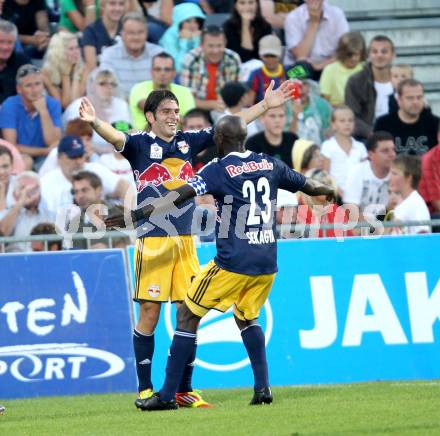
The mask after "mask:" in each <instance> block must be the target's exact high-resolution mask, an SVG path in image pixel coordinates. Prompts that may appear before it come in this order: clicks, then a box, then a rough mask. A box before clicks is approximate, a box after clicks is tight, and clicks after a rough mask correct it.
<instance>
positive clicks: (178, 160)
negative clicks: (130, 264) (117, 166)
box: [80, 82, 292, 408]
mask: <svg viewBox="0 0 440 436" xmlns="http://www.w3.org/2000/svg"><path fill="white" fill-rule="evenodd" d="M291 87H292V86H291V83H288V82H285V85H283V86H281V87H279V88H278V89H277V90H276V91H273V83H272V85H271V86H269V88H268V91H267V93H266V96H265V99H264V100H263V101H261V102H260V103H258V104H257V105H254V106H253V107H251V108H249V109H246V110H243V111H242V112H240V113H239V115H240V116H241V117H242V118H243V119H244V120H245V122H250V121H253V120H254V119H255V118H257V117H258V116H260V115H261V114H262V113H264V112H265V111H266V110H267V109H269V108H270V107H274V106H279V105H280V104H283V103H284V102H286V101H287V100H288V99H289V98H290V95H291ZM144 114H145V117H146V120H147V122H148V124H149V125H150V127H151V131H150V132H148V133H147V132H144V131H142V132H137V133H134V134H131V135H126V134H123V133H121V132H119V131H117V130H116V129H114V128H113V127H112V126H111V125H109V124H108V123H105V122H103V121H102V120H99V119H97V117H96V114H95V110H94V108H93V106H92V105H91V103H90V102H89V101H88V100H87V99H86V98H85V99H83V100H82V102H81V107H80V117H81V118H82V119H83V120H84V121H87V122H89V123H91V124H92V126H93V128H94V129H95V131H96V132H98V134H99V135H101V136H102V137H103V138H104V139H106V140H107V141H108V142H109V143H111V144H113V145H114V146H115V148H116V150H118V151H120V152H121V153H122V154H123V156H124V157H125V158H126V159H127V160H128V161H129V162H130V164H131V167H132V169H133V173H134V176H135V179H136V185H137V191H138V195H137V203H138V206H142V205H143V204H144V203H145V202H147V203H148V202H151V199H154V198H159V197H162V196H163V195H164V194H165V193H167V192H168V191H169V190H171V189H175V188H178V187H180V186H182V185H184V184H185V183H186V182H187V181H188V180H189V179H191V178H192V176H193V172H192V166H191V161H192V158H193V157H194V156H195V155H196V154H198V153H199V152H200V151H202V150H204V149H206V148H207V147H209V146H211V145H213V140H212V138H213V129H203V130H199V131H192V132H181V131H177V125H178V123H179V121H180V116H179V104H178V100H177V98H176V96H175V95H174V94H173V93H172V92H171V91H168V90H157V91H152V92H151V93H150V94H149V96H148V98H147V100H146V102H145V106H144ZM194 207H195V206H194V199H192V198H191V199H188V201H185V202H183V203H182V204H181V205H180V206H179V208H174V209H173V210H172V211H171V212H168V213H166V214H164V215H161V216H156V217H155V219H154V224H155V225H151V223H150V222H145V221H144V222H142V223H141V226H140V227H139V228H138V240H137V241H136V247H135V272H136V287H135V295H134V299H135V301H138V302H139V303H140V318H139V322H138V323H137V325H136V327H135V330H134V332H133V344H134V349H135V355H136V367H137V374H138V380H139V386H138V389H139V398H138V400H136V402H135V404H136V406H137V407H138V408H143V405H144V403H145V402H146V401H147V399H148V398H149V397H150V396H151V395H152V394H153V390H152V389H153V384H152V382H151V361H152V358H153V352H154V330H155V328H156V325H157V322H158V320H159V315H160V308H161V303H163V302H166V301H168V300H171V301H172V302H177V303H181V302H182V301H183V300H184V299H185V295H186V292H187V290H188V289H189V287H190V285H191V281H192V280H193V278H194V277H195V276H196V275H197V274H198V272H199V265H198V260H197V254H196V250H195V245H194V241H193V238H192V235H191V233H192V232H191V224H192V216H193V211H194ZM150 221H151V220H150ZM195 354H196V346H195V344H194V346H193V348H192V353H191V355H190V356H188V361H187V364H186V366H185V372H184V374H183V376H182V378H181V382H180V385H179V387H178V389H177V391H178V395H177V399H178V402H179V405H181V406H184V407H207V406H209V405H208V404H207V403H206V402H205V401H203V399H202V398H201V397H200V394H198V393H197V392H195V391H193V389H192V386H191V378H192V371H193V368H194V366H193V362H194V360H195Z"/></svg>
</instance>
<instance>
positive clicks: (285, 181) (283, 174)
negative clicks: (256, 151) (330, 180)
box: [272, 159, 306, 192]
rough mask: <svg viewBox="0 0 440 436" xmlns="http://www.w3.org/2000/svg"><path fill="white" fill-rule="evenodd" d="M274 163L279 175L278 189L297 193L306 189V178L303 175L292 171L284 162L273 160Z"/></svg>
mask: <svg viewBox="0 0 440 436" xmlns="http://www.w3.org/2000/svg"><path fill="white" fill-rule="evenodd" d="M272 161H273V162H274V166H275V168H276V171H277V175H278V180H279V185H278V188H280V189H285V190H286V191H290V192H296V191H299V190H300V189H302V188H303V187H304V185H305V184H306V178H305V177H304V176H303V175H302V174H300V173H298V172H296V171H295V170H292V169H290V168H289V167H288V166H287V165H286V164H285V163H284V162H282V161H280V160H278V159H273V160H272Z"/></svg>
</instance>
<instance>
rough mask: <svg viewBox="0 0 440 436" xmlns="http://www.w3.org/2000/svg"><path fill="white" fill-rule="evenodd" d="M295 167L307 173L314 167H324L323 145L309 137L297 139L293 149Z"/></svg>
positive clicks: (296, 169)
mask: <svg viewBox="0 0 440 436" xmlns="http://www.w3.org/2000/svg"><path fill="white" fill-rule="evenodd" d="M292 163H293V169H294V170H295V171H297V172H298V173H301V174H305V173H306V172H307V171H309V170H312V169H315V168H317V169H320V170H322V169H324V160H323V158H322V155H321V147H320V146H319V145H317V144H314V143H313V142H312V141H308V140H307V139H297V140H296V141H295V142H294V144H293V149H292Z"/></svg>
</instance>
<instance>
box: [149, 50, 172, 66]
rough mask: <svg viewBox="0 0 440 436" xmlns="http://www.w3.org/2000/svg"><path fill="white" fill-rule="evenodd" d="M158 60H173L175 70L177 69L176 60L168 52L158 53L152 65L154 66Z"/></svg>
mask: <svg viewBox="0 0 440 436" xmlns="http://www.w3.org/2000/svg"><path fill="white" fill-rule="evenodd" d="M156 59H171V62H172V63H173V70H175V69H176V63H175V62H174V58H173V57H172V56H171V55H170V54H168V53H167V52H165V51H162V52H160V53H158V54H157V55H154V56H153V60H152V61H151V65H154V61H155V60H156Z"/></svg>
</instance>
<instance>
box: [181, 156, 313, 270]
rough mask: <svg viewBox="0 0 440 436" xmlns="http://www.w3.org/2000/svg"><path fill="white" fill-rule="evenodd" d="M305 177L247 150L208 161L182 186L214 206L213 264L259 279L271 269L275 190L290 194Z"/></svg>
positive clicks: (274, 261)
mask: <svg viewBox="0 0 440 436" xmlns="http://www.w3.org/2000/svg"><path fill="white" fill-rule="evenodd" d="M305 182H306V179H305V177H304V176H303V175H302V174H299V173H297V172H296V171H293V170H291V169H290V168H289V167H288V166H287V165H286V164H285V163H283V162H281V161H280V160H278V159H276V158H274V157H271V156H268V155H265V154H263V153H261V154H257V153H254V152H251V151H246V152H244V153H237V152H234V153H229V154H228V155H227V156H225V157H224V158H223V159H214V160H213V161H211V162H210V163H209V164H207V165H206V166H205V167H203V168H202V169H201V170H200V172H199V173H197V174H196V175H195V176H194V178H193V179H192V180H190V181H189V182H188V183H189V184H190V185H191V186H192V187H193V188H194V190H195V191H196V192H197V195H203V194H206V193H209V194H212V195H213V196H214V198H215V200H216V203H217V223H216V241H217V242H216V243H217V256H216V257H215V262H216V264H217V265H218V266H219V267H220V268H223V269H225V270H227V271H231V272H236V273H240V274H248V275H259V274H271V273H274V272H276V271H277V259H276V255H277V251H276V250H277V244H276V233H275V226H276V222H275V209H276V198H277V190H278V188H281V189H286V190H288V191H291V192H296V191H298V190H299V189H301V188H302V187H303V186H304V184H305Z"/></svg>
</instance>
